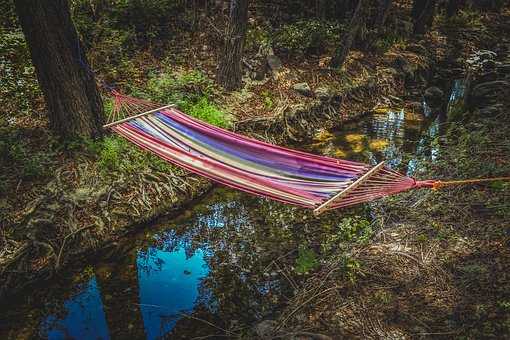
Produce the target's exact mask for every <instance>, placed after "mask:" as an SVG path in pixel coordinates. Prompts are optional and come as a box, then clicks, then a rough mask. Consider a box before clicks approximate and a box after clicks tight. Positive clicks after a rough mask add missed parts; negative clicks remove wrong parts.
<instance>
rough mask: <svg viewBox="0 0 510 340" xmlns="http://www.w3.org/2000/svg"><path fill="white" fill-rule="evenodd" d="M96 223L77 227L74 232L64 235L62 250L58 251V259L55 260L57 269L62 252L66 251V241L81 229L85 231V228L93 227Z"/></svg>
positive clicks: (56, 268)
mask: <svg viewBox="0 0 510 340" xmlns="http://www.w3.org/2000/svg"><path fill="white" fill-rule="evenodd" d="M93 226H94V225H86V226H84V227H81V228H80V229H77V230H75V231H73V232H72V233H70V234H68V235H67V236H66V237H64V240H63V241H62V246H60V250H59V251H58V256H57V260H56V261H55V270H58V269H59V267H60V258H61V257H62V252H63V251H64V247H65V245H66V241H67V239H68V238H69V237H71V236H73V235H76V234H77V233H79V232H80V231H83V230H85V229H89V228H92V227H93Z"/></svg>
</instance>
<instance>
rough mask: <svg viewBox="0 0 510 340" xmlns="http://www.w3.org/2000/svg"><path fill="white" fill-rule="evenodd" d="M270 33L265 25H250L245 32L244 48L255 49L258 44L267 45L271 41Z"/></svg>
mask: <svg viewBox="0 0 510 340" xmlns="http://www.w3.org/2000/svg"><path fill="white" fill-rule="evenodd" d="M271 40H272V39H271V34H270V33H269V30H268V29H267V28H266V27H261V26H251V27H249V28H248V31H247V32H246V42H245V49H246V50H247V51H251V50H257V49H258V48H259V47H260V46H268V45H270V43H271Z"/></svg>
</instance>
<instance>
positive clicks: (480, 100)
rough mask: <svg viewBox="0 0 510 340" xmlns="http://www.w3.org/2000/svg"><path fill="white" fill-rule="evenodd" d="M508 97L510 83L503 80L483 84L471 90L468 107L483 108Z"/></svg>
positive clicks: (509, 94)
mask: <svg viewBox="0 0 510 340" xmlns="http://www.w3.org/2000/svg"><path fill="white" fill-rule="evenodd" d="M508 96H510V82H508V81H504V80H496V81H489V82H484V83H481V84H478V85H476V86H474V87H473V88H472V89H471V91H470V93H469V99H468V105H469V106H470V107H477V108H483V107H485V106H488V105H491V104H495V103H496V102H497V101H498V99H499V98H507V97H508Z"/></svg>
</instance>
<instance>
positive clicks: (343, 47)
mask: <svg viewBox="0 0 510 340" xmlns="http://www.w3.org/2000/svg"><path fill="white" fill-rule="evenodd" d="M364 5H365V0H358V4H357V6H356V8H355V9H354V13H353V15H352V19H351V22H350V24H349V28H348V29H347V32H345V33H344V34H343V36H342V40H341V41H340V45H339V46H338V48H337V49H336V50H335V53H334V54H333V58H332V59H331V63H330V67H332V68H341V67H342V65H343V64H344V62H345V59H347V55H348V54H349V51H350V50H351V47H352V43H353V41H354V38H355V37H356V35H357V34H358V31H359V29H360V27H361V26H362V24H363V20H364V15H363V6H364Z"/></svg>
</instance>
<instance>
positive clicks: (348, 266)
mask: <svg viewBox="0 0 510 340" xmlns="http://www.w3.org/2000/svg"><path fill="white" fill-rule="evenodd" d="M340 266H341V269H342V275H343V276H344V277H345V278H346V279H347V280H348V281H349V282H351V283H352V284H354V283H355V282H356V278H357V277H358V275H359V271H360V268H361V263H360V262H359V261H358V260H356V259H353V258H352V257H350V256H344V257H343V258H342V261H341V262H340Z"/></svg>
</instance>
